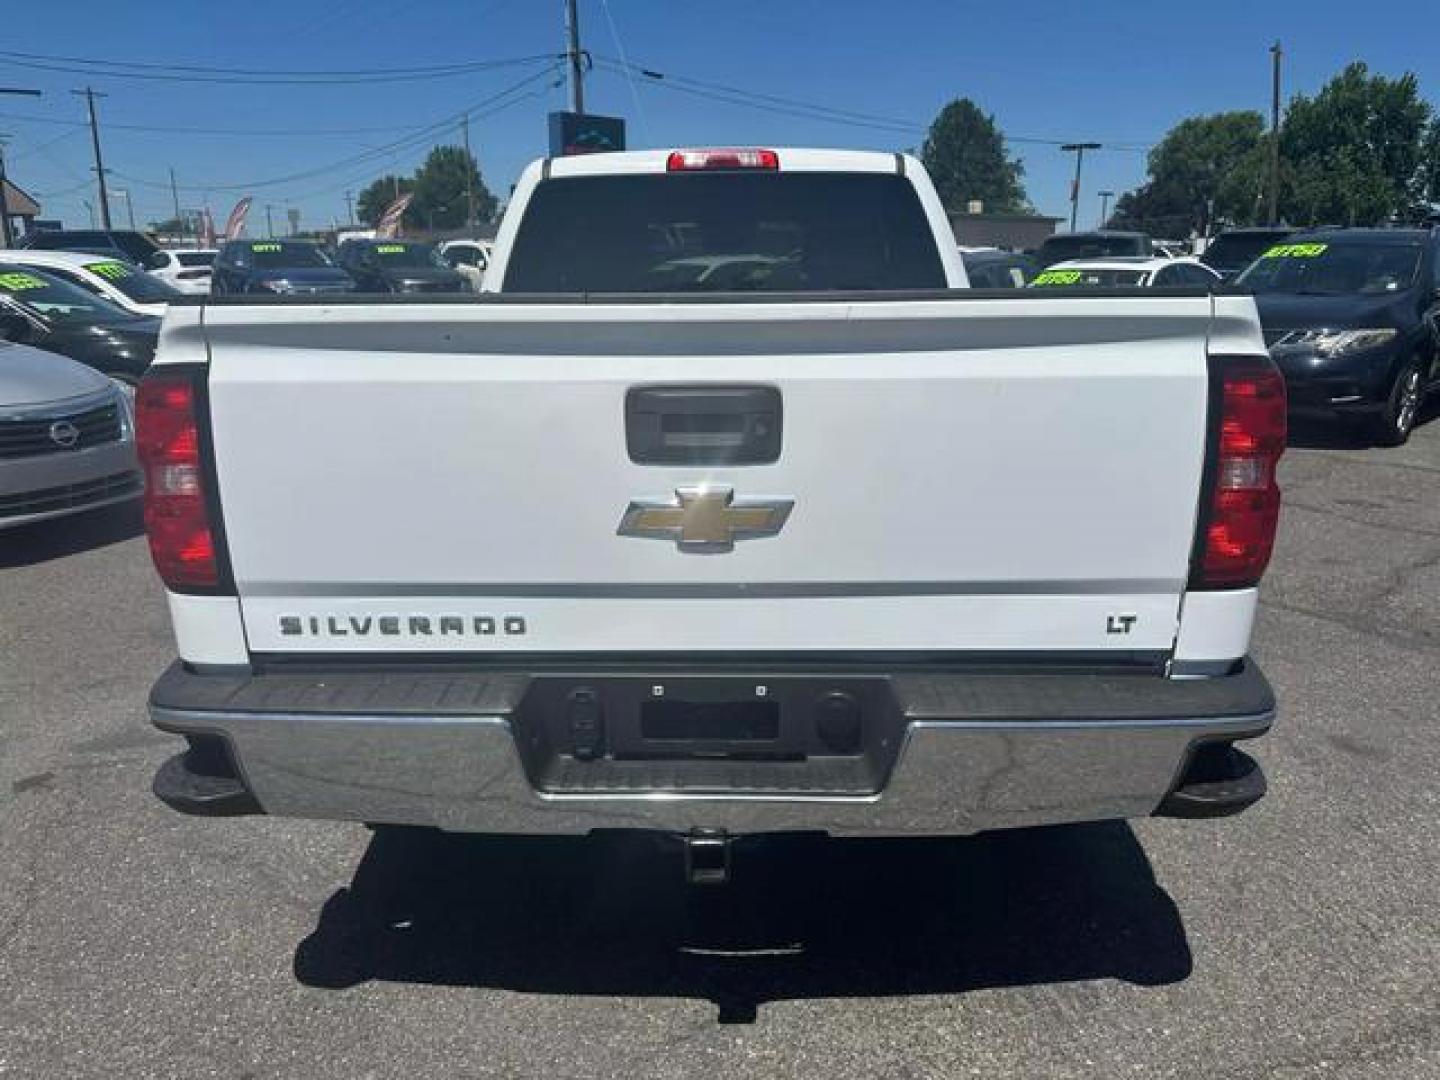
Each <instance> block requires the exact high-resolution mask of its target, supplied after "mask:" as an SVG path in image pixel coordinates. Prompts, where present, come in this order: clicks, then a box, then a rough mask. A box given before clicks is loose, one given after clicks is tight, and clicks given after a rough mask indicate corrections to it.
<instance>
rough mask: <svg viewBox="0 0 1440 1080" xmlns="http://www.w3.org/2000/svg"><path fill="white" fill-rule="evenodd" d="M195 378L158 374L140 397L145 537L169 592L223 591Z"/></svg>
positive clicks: (138, 424) (153, 372)
mask: <svg viewBox="0 0 1440 1080" xmlns="http://www.w3.org/2000/svg"><path fill="white" fill-rule="evenodd" d="M195 386H196V383H195V377H194V376H193V375H192V374H191V373H190V372H188V371H166V370H165V369H163V368H152V369H151V371H150V373H149V374H147V375H146V376H145V378H144V380H143V381H142V382H141V383H140V388H139V389H138V390H136V392H135V445H136V449H137V450H138V451H139V453H140V465H141V467H142V468H143V469H144V471H145V531H146V532H147V533H149V536H150V554H151V557H152V558H154V560H155V569H156V570H158V571H159V572H160V578H161V580H163V581H164V582H165V585H166V587H167V588H170V589H173V590H175V591H176V592H197V591H199V592H205V591H209V590H212V589H214V588H216V587H217V586H219V585H220V579H221V575H220V559H219V557H218V555H217V553H216V544H215V530H214V529H213V527H212V524H211V521H210V512H209V509H208V506H207V504H206V491H205V486H206V481H205V473H204V469H203V467H202V462H201V455H200V428H199V424H198V422H197V409H196V402H195V398H196V392H195Z"/></svg>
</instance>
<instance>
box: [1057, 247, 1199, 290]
mask: <svg viewBox="0 0 1440 1080" xmlns="http://www.w3.org/2000/svg"><path fill="white" fill-rule="evenodd" d="M1030 284H1031V285H1032V286H1033V287H1035V288H1042V289H1043V288H1052V287H1055V286H1061V287H1064V286H1095V287H1102V288H1104V287H1113V286H1127V285H1133V286H1135V287H1136V288H1140V289H1164V288H1196V287H1201V286H1205V287H1209V288H1214V287H1215V286H1216V285H1219V284H1220V275H1219V274H1217V273H1215V271H1214V270H1211V269H1210V268H1209V267H1208V266H1206V265H1205V264H1204V263H1202V262H1201V261H1200V260H1199V259H1191V258H1184V259H1161V258H1154V257H1151V258H1145V257H1142V256H1138V255H1137V256H1133V257H1129V258H1125V257H1117V258H1110V259H1070V260H1068V261H1066V262H1059V263H1056V264H1055V265H1054V266H1050V267H1047V268H1046V269H1044V270H1042V271H1040V273H1038V274H1036V275H1035V277H1034V279H1033V280H1032V281H1031V282H1030Z"/></svg>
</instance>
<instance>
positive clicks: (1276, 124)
mask: <svg viewBox="0 0 1440 1080" xmlns="http://www.w3.org/2000/svg"><path fill="white" fill-rule="evenodd" d="M1282 55H1284V53H1283V51H1282V50H1281V48H1280V42H1278V41H1277V42H1275V44H1274V45H1271V46H1270V56H1271V57H1272V60H1273V63H1272V70H1271V83H1270V224H1271V225H1278V224H1279V222H1280V57H1281V56H1282Z"/></svg>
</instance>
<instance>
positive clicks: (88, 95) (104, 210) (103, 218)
mask: <svg viewBox="0 0 1440 1080" xmlns="http://www.w3.org/2000/svg"><path fill="white" fill-rule="evenodd" d="M70 92H71V93H72V94H78V95H80V96H81V97H83V98H84V99H85V104H86V106H88V108H89V110H90V145H91V147H93V148H94V150H95V183H96V184H97V185H98V187H99V189H100V227H101V228H103V229H104V230H105V231H106V232H109V231H110V196H109V194H108V193H107V192H106V190H105V184H106V180H105V162H104V160H102V159H101V157H100V122H99V121H98V120H96V119H95V99H96V98H97V97H104V96H105V95H104V94H97V93H95V91H94V90H92V89H90V87H88V86H87V87H86V88H85V89H84V90H71V91H70Z"/></svg>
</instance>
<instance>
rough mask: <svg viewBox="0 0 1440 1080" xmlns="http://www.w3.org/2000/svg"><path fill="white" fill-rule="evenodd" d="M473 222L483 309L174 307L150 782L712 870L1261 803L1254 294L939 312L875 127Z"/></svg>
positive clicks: (162, 384) (162, 463) (152, 501)
mask: <svg viewBox="0 0 1440 1080" xmlns="http://www.w3.org/2000/svg"><path fill="white" fill-rule="evenodd" d="M582 226H583V227H582ZM500 237H501V239H500V240H499V242H498V243H497V244H496V248H495V258H494V261H493V262H492V264H491V267H490V272H489V273H488V274H487V276H486V282H485V288H486V291H487V293H488V292H494V293H498V294H510V302H509V303H504V304H499V303H493V304H447V305H438V304H435V305H415V306H413V307H412V306H408V305H407V306H400V307H396V306H390V305H385V304H382V303H381V302H379V301H378V300H377V299H371V300H369V301H367V300H366V299H365V298H363V297H362V298H358V301H357V302H356V303H353V304H345V305H343V306H341V305H333V304H332V301H331V300H330V299H328V298H325V297H311V298H299V299H297V300H296V301H295V303H296V304H297V305H307V304H308V305H313V307H312V308H311V311H310V313H309V314H308V315H307V314H306V313H305V311H304V308H303V307H298V308H294V307H292V308H287V309H286V311H285V312H283V314H285V315H286V316H287V317H286V318H284V319H277V318H276V315H277V314H281V313H278V312H276V311H275V309H274V308H273V307H271V306H269V305H266V304H261V303H257V302H256V298H252V299H250V300H249V301H247V300H246V299H245V298H236V299H235V300H233V301H232V302H230V303H226V304H222V305H216V306H214V307H207V308H203V309H202V308H200V307H188V306H180V305H177V306H176V307H175V308H173V309H172V310H171V312H170V313H169V314H168V315H167V316H166V319H165V335H166V338H165V346H164V347H163V348H162V349H161V353H160V358H159V362H158V363H157V364H156V366H155V368H154V369H153V370H152V371H151V373H150V374H149V375H147V376H146V379H145V382H144V383H143V384H142V386H141V388H140V391H139V394H138V396H137V398H136V402H137V408H136V413H137V418H138V423H139V427H140V453H141V457H142V461H143V463H144V468H145V470H146V475H147V478H148V479H149V480H150V481H151V482H150V483H148V484H147V490H146V500H147V515H146V517H147V520H150V521H153V522H155V523H156V525H155V526H154V527H152V529H151V531H150V545H151V553H152V555H153V557H154V561H155V565H156V567H157V569H158V571H159V573H160V575H161V577H162V579H163V580H164V582H165V584H166V586H167V587H168V589H169V593H168V600H169V604H170V613H171V616H172V618H173V620H174V627H175V631H176V641H177V645H178V650H179V661H178V662H176V663H175V664H174V665H172V666H171V667H170V668H169V670H168V671H167V672H166V673H165V674H164V675H162V676H161V677H160V679H159V681H158V682H157V683H156V685H155V687H154V689H153V691H152V693H151V695H150V697H149V708H150V712H151V716H152V718H153V720H154V722H155V723H156V724H157V725H158V726H159V727H160V728H162V729H163V730H165V731H167V732H172V733H176V734H181V735H184V736H185V737H186V738H187V740H188V742H189V747H188V749H185V750H183V751H181V752H179V753H177V754H176V755H175V756H174V757H172V758H171V759H170V760H169V761H168V762H167V763H165V764H164V765H163V766H161V769H160V771H159V772H158V773H157V775H156V777H155V781H154V786H153V790H154V792H155V794H156V795H158V796H159V797H160V798H161V799H163V800H164V801H165V802H167V803H168V804H169V805H171V806H173V807H175V808H176V809H178V810H182V811H185V812H189V813H198V814H209V815H220V814H239V813H270V814H278V815H292V816H299V817H326V818H331V819H337V818H338V819H351V820H355V821H362V822H372V823H375V822H378V823H384V824H386V825H423V826H431V827H436V826H438V827H440V828H443V829H446V830H449V831H456V832H463V831H478V832H506V833H527V832H531V833H552V834H567V833H569V834H580V835H583V834H585V833H587V832H589V831H590V830H592V829H596V828H607V827H611V826H614V825H615V824H616V823H623V825H624V826H625V827H627V828H650V829H656V830H663V831H665V832H668V833H671V834H678V835H680V836H682V837H684V838H685V843H686V846H687V853H688V855H689V858H688V860H686V865H688V866H689V868H690V874H691V880H699V881H716V880H723V879H724V876H725V872H726V868H727V866H728V861H727V859H728V857H727V855H726V852H727V851H728V847H727V845H728V843H729V842H730V840H731V839H732V838H733V837H735V836H736V835H739V834H745V833H754V832H766V831H772V830H778V831H790V830H822V831H826V832H833V833H839V834H842V835H843V834H865V835H871V836H883V835H887V834H889V835H895V834H905V833H918V834H932V835H933V834H942V833H973V832H977V831H981V830H987V829H999V828H1008V827H1018V826H1037V825H1047V824H1056V823H1061V822H1076V821H1086V820H1105V819H1113V818H1124V817H1132V816H1144V815H1149V814H1162V815H1169V816H1175V817H1209V816H1219V815H1223V814H1234V813H1239V812H1240V811H1242V810H1244V809H1245V808H1246V807H1247V806H1249V805H1251V804H1252V803H1253V802H1255V800H1257V799H1259V798H1260V797H1261V796H1262V795H1263V794H1264V790H1265V784H1264V778H1263V773H1262V772H1261V769H1260V767H1259V766H1258V765H1257V764H1256V763H1255V762H1254V761H1253V760H1252V759H1251V758H1249V757H1248V756H1247V755H1246V754H1245V753H1244V752H1243V751H1241V750H1239V749H1237V748H1236V747H1235V745H1234V744H1235V743H1236V741H1237V740H1243V739H1248V738H1252V737H1254V736H1258V735H1261V734H1263V733H1264V732H1265V731H1266V730H1267V729H1268V728H1269V726H1270V723H1271V720H1272V718H1273V715H1274V709H1275V702H1274V698H1273V696H1272V694H1271V692H1270V690H1269V687H1268V686H1267V684H1266V682H1265V678H1264V676H1263V675H1262V674H1261V673H1260V671H1259V669H1258V668H1257V667H1256V665H1255V663H1254V662H1253V661H1252V660H1250V659H1248V658H1247V656H1246V651H1247V642H1248V640H1249V636H1250V627H1251V624H1252V621H1253V618H1254V614H1255V604H1256V589H1255V585H1256V584H1257V582H1258V581H1259V580H1260V577H1261V575H1262V573H1263V571H1264V569H1265V565H1266V562H1267V561H1268V559H1269V555H1270V550H1271V545H1272V543H1273V539H1274V535H1275V525H1276V515H1277V513H1278V510H1279V490H1278V488H1277V487H1276V486H1275V479H1274V476H1275V466H1276V463H1277V461H1278V459H1279V457H1280V455H1281V453H1282V452H1283V450H1284V447H1285V408H1284V385H1283V382H1282V381H1281V378H1280V375H1279V373H1278V372H1277V371H1276V370H1275V366H1274V364H1273V363H1272V362H1271V360H1270V358H1269V357H1268V356H1267V355H1266V353H1265V346H1264V342H1263V341H1262V339H1261V336H1260V326H1259V323H1258V321H1257V319H1256V317H1255V309H1254V305H1253V304H1252V303H1251V301H1250V300H1249V299H1248V298H1247V297H1244V296H1226V295H1216V296H1207V295H1194V296H1189V295H1185V296H1174V297H1171V296H1164V297H1162V296H1157V295H1154V294H1152V293H1146V292H1144V291H1142V290H1134V291H1133V292H1132V294H1130V295H1125V296H1116V297H1111V298H1108V299H1104V300H1100V301H1095V300H1091V299H1088V298H1084V299H1080V298H1076V297H1072V296H1070V295H1067V294H1066V293H1065V292H1064V291H1063V290H1052V291H1050V292H1048V293H1046V292H1040V293H1025V292H1021V291H1020V290H1010V291H1009V292H1008V293H1005V294H1001V295H1000V298H997V299H994V300H988V301H986V302H984V303H972V302H970V301H969V300H968V299H967V298H966V296H965V294H964V293H963V292H962V291H961V287H963V286H964V284H965V280H966V278H965V271H964V267H963V266H962V264H961V261H960V253H959V252H958V251H957V250H956V248H955V242H954V236H953V233H952V232H951V226H950V223H949V221H948V219H947V218H946V215H945V210H944V207H943V205H942V204H941V202H940V198H939V196H938V194H937V193H936V191H935V188H934V186H933V185H932V184H931V182H930V179H929V177H928V175H927V174H926V171H925V168H924V166H923V165H921V164H920V162H919V161H917V160H915V159H914V158H913V157H901V158H899V160H898V161H897V159H896V157H895V155H892V154H881V153H873V152H861V151H826V150H800V149H797V150H786V149H782V150H778V151H776V150H763V149H753V150H735V149H728V150H673V151H668V152H667V151H664V150H661V151H640V152H630V153H625V152H617V153H607V154H589V155H576V156H571V157H561V158H555V159H552V160H549V161H545V162H543V163H542V162H536V163H534V164H533V165H531V166H530V167H529V168H527V169H526V170H525V172H524V173H523V174H522V176H521V178H520V181H519V183H518V185H517V186H516V188H515V191H514V195H513V197H512V198H511V201H510V204H509V208H508V209H507V211H506V219H505V222H504V224H502V226H501V230H500ZM679 264H683V265H684V270H683V272H682V273H679V274H672V273H671V270H670V268H673V267H675V266H677V265H679ZM731 266H738V267H744V268H745V271H744V272H745V274H746V275H747V277H746V282H745V284H746V286H747V287H748V288H751V289H753V290H755V291H754V292H753V293H749V294H746V295H740V294H736V293H729V294H728V295H726V296H725V297H724V298H723V301H722V302H719V303H716V302H714V301H715V294H714V293H713V292H711V291H710V290H711V288H712V284H711V279H710V278H709V277H708V276H707V275H706V273H705V272H703V271H702V272H700V273H696V272H695V271H696V270H697V268H698V267H707V268H708V267H718V268H722V269H723V268H728V267H731ZM772 271H776V272H773V273H772ZM797 287H798V288H799V289H800V290H803V292H804V293H805V294H807V295H799V294H797V293H796V291H795V290H796V289H797ZM649 288H653V289H654V290H655V291H654V293H653V294H652V297H651V299H649V300H648V301H647V300H646V299H645V298H644V297H642V296H632V298H631V300H630V301H629V302H627V303H620V304H605V305H597V304H595V303H594V302H593V301H591V300H590V299H589V296H588V295H587V294H591V295H593V294H607V293H615V292H630V293H635V292H637V291H640V290H645V289H649ZM945 290H952V291H951V292H946V291H945ZM837 297H839V298H840V299H836V298H837ZM382 327H383V329H384V330H385V331H386V336H385V341H384V356H383V360H382V362H376V361H377V357H376V354H375V347H376V344H377V341H376V333H377V329H381V328H382ZM1161 336H1163V341H1160V340H1159V338H1160V337H1161ZM1157 346H1158V351H1157ZM478 353H483V356H477V354H478ZM1222 430H1223V431H1224V432H1225V433H1226V438H1224V439H1223V440H1222V439H1221V438H1220V437H1219V436H1220V432H1221V431H1222ZM216 476H219V477H220V478H222V480H223V483H222V484H221V485H220V487H219V489H218V490H213V489H211V488H209V487H208V486H207V485H209V484H210V483H211V482H212V479H211V478H213V477H216ZM222 541H223V542H222ZM261 657H263V658H264V662H263V663H260V662H257V660H258V658H261ZM1002 659H1003V662H1001V660H1002ZM446 661H449V662H450V663H449V664H448V665H447V666H442V665H445V662H446ZM1206 844H1207V846H1208V845H1209V840H1208V839H1207V840H1206ZM678 862H679V860H677V863H678Z"/></svg>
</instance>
